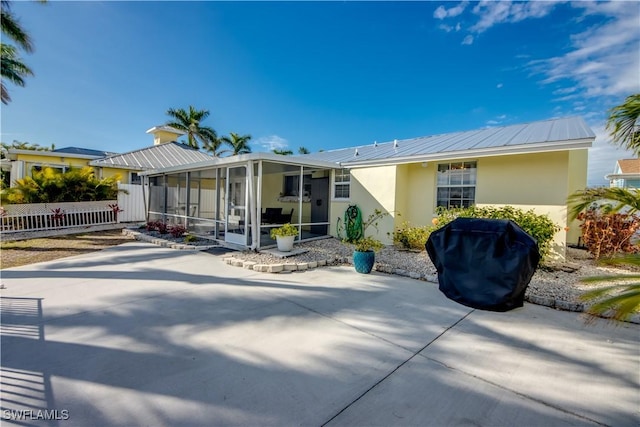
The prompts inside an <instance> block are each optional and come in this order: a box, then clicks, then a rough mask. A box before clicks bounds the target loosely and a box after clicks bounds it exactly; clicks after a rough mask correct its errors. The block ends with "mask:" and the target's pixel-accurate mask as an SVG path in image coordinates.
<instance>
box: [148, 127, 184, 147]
mask: <svg viewBox="0 0 640 427" xmlns="http://www.w3.org/2000/svg"><path fill="white" fill-rule="evenodd" d="M147 133H150V134H153V145H160V144H166V143H167V142H173V141H175V140H177V139H178V138H179V137H181V136H182V135H186V133H185V132H183V131H181V130H178V129H175V128H172V127H171V126H154V127H152V128H151V129H149V130H148V131H147Z"/></svg>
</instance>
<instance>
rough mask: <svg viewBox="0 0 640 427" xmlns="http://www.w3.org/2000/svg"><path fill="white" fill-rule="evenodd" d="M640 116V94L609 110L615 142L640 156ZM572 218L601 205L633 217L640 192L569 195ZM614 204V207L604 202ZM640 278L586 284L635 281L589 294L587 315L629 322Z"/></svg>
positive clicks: (624, 259) (628, 260)
mask: <svg viewBox="0 0 640 427" xmlns="http://www.w3.org/2000/svg"><path fill="white" fill-rule="evenodd" d="M639 117H640V94H634V95H630V96H628V97H627V98H626V99H625V102H624V103H623V104H621V105H618V106H616V107H613V108H612V109H611V110H610V111H609V118H608V119H607V129H608V130H609V131H610V133H611V137H612V138H613V141H614V142H616V143H618V144H620V145H621V146H623V147H625V148H627V149H630V150H632V151H634V152H635V154H636V155H639V154H640V131H639V130H638V118H639ZM568 202H569V205H570V206H571V208H570V218H571V219H575V218H576V217H577V216H578V215H579V214H580V212H583V211H585V210H587V209H589V208H591V207H592V206H594V205H600V206H601V208H604V209H605V211H606V212H608V213H616V212H619V211H620V210H622V209H626V210H627V212H628V213H629V214H630V215H635V214H636V213H638V212H640V190H638V189H625V188H615V187H611V188H587V189H585V190H583V191H577V192H575V193H573V194H572V195H570V196H569V199H568ZM606 202H613V204H605V205H603V204H602V203H606ZM602 262H607V263H610V264H634V265H639V264H640V256H639V255H638V254H631V255H629V254H627V255H624V256H619V257H614V258H610V259H605V260H603V261H602ZM638 279H640V275H618V276H604V277H589V278H586V279H583V281H584V282H591V283H594V282H612V281H615V280H631V283H627V284H624V285H612V286H607V287H605V288H601V289H597V290H595V291H591V292H587V293H585V294H583V295H582V296H581V299H582V300H583V301H585V302H587V303H591V304H592V305H591V306H590V307H589V308H588V309H587V313H588V314H591V315H594V316H607V315H610V316H611V317H612V318H613V319H616V320H625V319H627V318H629V317H631V316H632V315H633V314H634V313H635V312H637V311H638V310H639V309H640V282H638V281H637V280H638Z"/></svg>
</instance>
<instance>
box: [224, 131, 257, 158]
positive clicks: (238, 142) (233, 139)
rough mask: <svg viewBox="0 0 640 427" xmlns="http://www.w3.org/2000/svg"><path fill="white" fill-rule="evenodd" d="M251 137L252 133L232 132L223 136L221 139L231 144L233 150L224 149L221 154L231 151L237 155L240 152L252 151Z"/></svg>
mask: <svg viewBox="0 0 640 427" xmlns="http://www.w3.org/2000/svg"><path fill="white" fill-rule="evenodd" d="M250 139H251V135H238V134H237V133H234V132H230V133H229V136H223V137H222V138H220V141H221V142H223V143H225V144H227V145H229V146H230V147H231V150H224V151H222V152H221V154H222V153H227V152H229V153H231V155H232V156H236V155H238V154H247V153H250V152H251V147H250V146H249V140H250Z"/></svg>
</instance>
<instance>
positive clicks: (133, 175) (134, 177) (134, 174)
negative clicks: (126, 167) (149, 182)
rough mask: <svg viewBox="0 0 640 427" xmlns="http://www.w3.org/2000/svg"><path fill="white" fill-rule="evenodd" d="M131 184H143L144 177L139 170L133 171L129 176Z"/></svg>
mask: <svg viewBox="0 0 640 427" xmlns="http://www.w3.org/2000/svg"><path fill="white" fill-rule="evenodd" d="M129 184H135V185H141V184H142V177H141V176H140V175H138V172H131V175H130V176H129Z"/></svg>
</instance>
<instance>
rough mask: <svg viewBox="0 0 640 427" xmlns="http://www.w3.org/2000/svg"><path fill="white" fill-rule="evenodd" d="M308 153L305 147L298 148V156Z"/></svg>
mask: <svg viewBox="0 0 640 427" xmlns="http://www.w3.org/2000/svg"><path fill="white" fill-rule="evenodd" d="M309 153H310V151H309V150H308V149H307V147H298V154H309Z"/></svg>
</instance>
